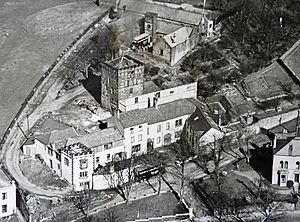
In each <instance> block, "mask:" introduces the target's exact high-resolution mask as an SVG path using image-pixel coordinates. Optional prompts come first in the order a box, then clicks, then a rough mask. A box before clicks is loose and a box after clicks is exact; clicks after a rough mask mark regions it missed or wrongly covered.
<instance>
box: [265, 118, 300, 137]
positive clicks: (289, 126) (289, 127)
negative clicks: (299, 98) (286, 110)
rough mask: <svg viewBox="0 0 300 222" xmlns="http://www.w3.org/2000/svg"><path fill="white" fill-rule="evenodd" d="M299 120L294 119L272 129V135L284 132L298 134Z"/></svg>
mask: <svg viewBox="0 0 300 222" xmlns="http://www.w3.org/2000/svg"><path fill="white" fill-rule="evenodd" d="M297 120H298V118H295V119H292V120H290V121H287V122H284V123H281V124H279V125H277V126H275V127H273V128H271V129H269V131H270V132H271V133H275V134H276V133H282V132H283V131H284V130H286V131H287V132H288V133H292V132H296V129H297Z"/></svg>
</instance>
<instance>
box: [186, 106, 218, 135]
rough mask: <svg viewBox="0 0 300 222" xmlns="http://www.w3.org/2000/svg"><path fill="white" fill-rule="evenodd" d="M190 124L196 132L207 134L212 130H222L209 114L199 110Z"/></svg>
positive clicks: (192, 116) (191, 118)
mask: <svg viewBox="0 0 300 222" xmlns="http://www.w3.org/2000/svg"><path fill="white" fill-rule="evenodd" d="M188 122H189V124H190V126H191V128H192V129H193V130H194V131H201V132H207V131H208V130H210V129H211V128H214V129H216V130H220V129H219V127H218V125H217V124H216V123H215V122H214V121H213V120H212V118H210V117H209V115H208V113H207V112H205V111H203V110H200V109H199V108H197V109H196V110H195V112H194V113H193V114H192V115H191V116H190V118H189V119H188Z"/></svg>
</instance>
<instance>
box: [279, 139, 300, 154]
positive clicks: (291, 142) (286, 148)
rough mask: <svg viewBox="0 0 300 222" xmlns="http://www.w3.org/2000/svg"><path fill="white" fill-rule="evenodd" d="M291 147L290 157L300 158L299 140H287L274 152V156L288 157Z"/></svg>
mask: <svg viewBox="0 0 300 222" xmlns="http://www.w3.org/2000/svg"><path fill="white" fill-rule="evenodd" d="M290 145H292V146H293V151H292V156H300V138H299V137H295V138H289V139H287V140H285V141H283V143H282V145H281V146H279V147H278V148H276V149H275V150H274V154H276V155H282V156H288V155H289V147H290Z"/></svg>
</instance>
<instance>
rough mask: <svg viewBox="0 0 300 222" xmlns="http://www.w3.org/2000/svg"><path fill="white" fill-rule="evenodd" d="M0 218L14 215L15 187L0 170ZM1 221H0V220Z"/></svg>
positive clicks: (15, 208)
mask: <svg viewBox="0 0 300 222" xmlns="http://www.w3.org/2000/svg"><path fill="white" fill-rule="evenodd" d="M0 195H1V196H0V207H1V209H0V218H3V217H8V216H11V215H13V214H15V213H16V210H17V207H16V185H15V182H14V181H13V180H10V179H9V178H8V177H7V176H6V175H5V173H4V172H3V171H2V169H0ZM0 221H1V219H0Z"/></svg>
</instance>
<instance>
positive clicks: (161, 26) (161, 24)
mask: <svg viewBox="0 0 300 222" xmlns="http://www.w3.org/2000/svg"><path fill="white" fill-rule="evenodd" d="M157 26H158V28H157V33H160V34H164V35H167V34H170V33H171V32H175V31H176V30H178V29H180V28H181V27H182V25H180V24H177V23H173V22H169V21H165V20H160V19H158V21H157Z"/></svg>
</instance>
